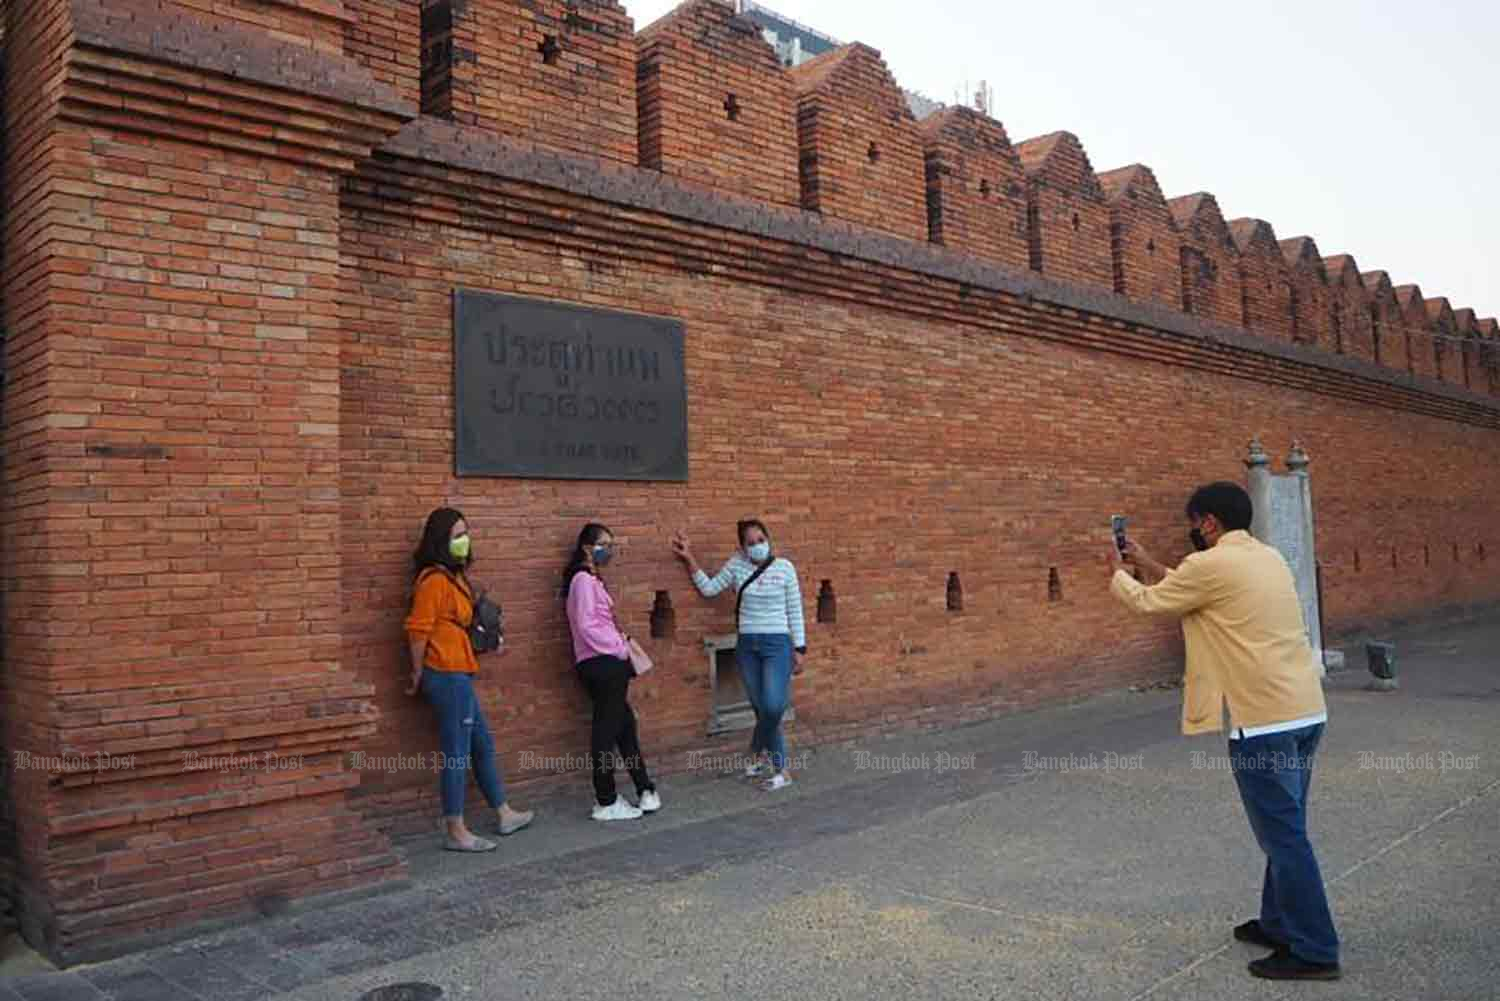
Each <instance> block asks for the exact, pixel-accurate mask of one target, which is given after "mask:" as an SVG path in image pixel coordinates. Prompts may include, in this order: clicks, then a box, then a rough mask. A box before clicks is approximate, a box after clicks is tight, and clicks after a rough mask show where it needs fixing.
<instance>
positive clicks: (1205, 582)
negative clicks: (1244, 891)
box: [1110, 483, 1340, 980]
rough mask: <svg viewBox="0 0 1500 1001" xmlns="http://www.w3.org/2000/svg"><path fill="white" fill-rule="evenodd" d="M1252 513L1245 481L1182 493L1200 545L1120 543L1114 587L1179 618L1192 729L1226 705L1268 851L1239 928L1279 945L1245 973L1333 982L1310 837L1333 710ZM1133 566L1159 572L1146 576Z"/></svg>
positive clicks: (1206, 729) (1136, 602)
mask: <svg viewBox="0 0 1500 1001" xmlns="http://www.w3.org/2000/svg"><path fill="white" fill-rule="evenodd" d="M1251 516H1252V508H1251V504H1250V495H1249V494H1247V493H1246V492H1245V491H1244V489H1243V488H1241V487H1240V486H1238V485H1237V484H1234V483H1213V484H1210V485H1208V486H1206V487H1202V488H1200V489H1199V490H1198V491H1197V492H1195V493H1194V494H1193V496H1192V498H1191V499H1190V500H1189V501H1188V504H1187V517H1188V523H1189V525H1190V526H1191V532H1190V535H1191V538H1192V540H1193V544H1194V547H1195V548H1196V549H1197V550H1198V552H1195V553H1192V554H1190V555H1189V556H1188V557H1187V558H1186V559H1184V560H1183V561H1182V562H1181V563H1180V564H1178V566H1177V567H1176V568H1174V569H1170V570H1169V569H1167V568H1166V567H1164V566H1162V565H1161V564H1160V563H1158V562H1156V561H1155V560H1154V559H1152V558H1151V556H1150V554H1148V553H1147V552H1146V551H1145V550H1143V549H1142V548H1141V547H1140V546H1139V545H1137V544H1136V543H1134V542H1127V543H1126V544H1125V551H1124V553H1120V552H1119V551H1117V550H1116V549H1114V548H1113V547H1111V552H1112V554H1113V562H1114V576H1113V579H1112V580H1111V582H1110V589H1111V590H1112V591H1113V592H1114V595H1115V597H1117V598H1118V599H1119V600H1120V601H1121V602H1123V603H1124V604H1125V605H1126V606H1127V607H1129V608H1131V609H1134V610H1135V611H1137V612H1140V613H1142V614H1148V615H1173V616H1177V617H1179V618H1181V620H1182V634H1183V638H1184V640H1185V642H1186V647H1187V668H1186V671H1185V673H1184V676H1183V697H1182V732H1183V733H1185V734H1189V735H1191V734H1200V733H1218V732H1220V731H1221V730H1222V729H1223V717H1224V707H1225V705H1226V704H1227V705H1228V709H1229V723H1230V731H1229V760H1230V767H1231V769H1232V770H1233V772H1234V778H1235V783H1236V785H1238V786H1239V790H1240V799H1241V800H1242V801H1243V802H1244V804H1245V813H1246V815H1247V816H1248V817H1249V819H1250V827H1251V830H1253V831H1254V832H1255V839H1256V841H1257V842H1258V843H1259V845H1260V848H1261V851H1263V852H1265V855H1266V875H1265V882H1264V885H1263V887H1262V890H1261V899H1260V918H1259V919H1258V920H1251V921H1247V922H1245V923H1244V924H1242V925H1240V926H1238V927H1237V928H1235V930H1234V936H1235V938H1237V939H1239V940H1241V941H1244V942H1251V943H1254V944H1257V945H1263V946H1266V947H1267V948H1270V949H1273V950H1274V951H1273V952H1272V953H1271V955H1269V956H1267V957H1265V958H1264V959H1258V960H1256V961H1254V962H1253V963H1251V964H1250V972H1251V973H1253V974H1255V975H1256V976H1258V977H1266V978H1268V979H1273V980H1336V979H1338V977H1339V976H1340V970H1339V940H1338V934H1337V932H1336V931H1335V930H1334V927H1333V915H1332V914H1331V913H1330V912H1329V909H1328V897H1327V894H1326V893H1325V891H1324V888H1323V875H1322V873H1321V871H1320V870H1319V869H1318V860H1317V857H1316V856H1315V855H1314V854H1313V849H1312V844H1311V843H1310V842H1309V841H1308V838H1307V790H1308V786H1309V784H1310V783H1311V781H1312V764H1313V755H1314V753H1315V752H1316V751H1317V748H1318V741H1319V740H1320V739H1321V738H1322V736H1323V727H1324V724H1325V723H1326V722H1327V720H1328V707H1327V704H1326V703H1325V702H1324V700H1323V685H1322V682H1321V680H1320V677H1319V674H1320V672H1319V671H1318V666H1317V664H1316V663H1314V657H1313V652H1312V647H1311V646H1310V645H1309V643H1308V640H1307V631H1306V629H1305V627H1304V625H1303V621H1302V606H1301V604H1300V603H1299V602H1298V600H1297V586H1296V583H1295V582H1294V581H1293V579H1292V572H1291V570H1290V568H1289V567H1288V566H1287V564H1286V560H1285V559H1283V558H1282V556H1281V554H1280V553H1279V552H1277V551H1276V550H1275V549H1273V548H1272V547H1270V546H1267V545H1265V544H1263V543H1261V542H1259V541H1257V540H1256V539H1255V538H1254V537H1253V536H1252V535H1251V534H1250V532H1249V528H1250V522H1251ZM1127 566H1134V567H1137V568H1139V569H1140V570H1141V571H1142V572H1143V573H1144V574H1145V575H1147V576H1148V577H1149V578H1150V579H1152V580H1154V581H1156V583H1154V584H1152V585H1150V586H1147V585H1145V584H1142V583H1141V582H1139V581H1137V580H1136V579H1135V577H1134V576H1132V575H1131V574H1130V573H1129V572H1127Z"/></svg>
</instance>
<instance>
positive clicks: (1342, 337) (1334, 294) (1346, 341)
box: [1323, 254, 1375, 362]
mask: <svg viewBox="0 0 1500 1001" xmlns="http://www.w3.org/2000/svg"><path fill="white" fill-rule="evenodd" d="M1323 269H1324V273H1325V274H1326V275H1327V276H1328V312H1329V336H1330V340H1329V350H1331V351H1334V352H1336V353H1338V354H1345V355H1349V356H1351V357H1354V358H1359V359H1361V360H1362V361H1369V362H1373V361H1374V360H1375V344H1374V337H1375V334H1374V321H1373V319H1372V313H1371V300H1370V294H1369V292H1367V291H1366V290H1365V286H1364V282H1363V281H1361V280H1360V277H1359V265H1358V264H1356V263H1355V261H1354V258H1352V257H1350V256H1349V255H1348V254H1338V255H1335V256H1333V257H1325V258H1324V259H1323Z"/></svg>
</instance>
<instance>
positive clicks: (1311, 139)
mask: <svg viewBox="0 0 1500 1001" xmlns="http://www.w3.org/2000/svg"><path fill="white" fill-rule="evenodd" d="M623 3H624V6H625V8H626V9H627V10H628V11H629V12H630V13H631V15H632V16H633V17H634V18H635V23H636V26H637V27H638V28H640V27H644V26H645V25H647V24H649V23H650V22H651V21H654V20H656V18H658V17H660V16H661V15H662V14H664V13H666V12H667V11H669V10H671V9H672V8H673V7H675V6H676V3H675V2H674V0H623ZM761 3H762V6H765V7H768V8H770V9H772V10H774V11H776V12H777V13H779V14H783V15H785V16H787V17H790V18H792V19H794V20H797V21H800V22H802V23H803V24H806V25H808V26H809V27H812V28H815V29H817V30H818V31H821V32H823V33H824V34H827V35H831V36H833V37H834V38H836V39H838V40H839V41H841V42H851V41H859V42H864V43H866V44H868V45H871V46H873V47H875V48H877V49H879V50H880V51H881V53H882V54H883V55H884V56H885V61H886V64H887V65H888V66H889V67H890V68H891V72H892V73H893V74H894V75H895V77H896V80H897V82H898V83H900V85H901V86H902V87H905V88H908V89H912V90H917V91H920V92H922V93H924V94H926V95H927V96H929V97H932V98H935V99H938V100H942V101H945V102H948V103H954V102H955V101H956V100H957V99H958V95H959V93H961V92H967V91H972V90H973V89H974V87H975V86H976V85H977V84H978V82H979V81H981V80H983V81H986V82H987V83H988V84H989V86H990V89H991V90H992V92H993V103H992V112H993V114H994V116H995V117H996V118H998V119H1000V121H1001V122H1002V123H1004V125H1005V128H1006V131H1007V132H1008V133H1009V135H1010V138H1011V141H1012V142H1013V143H1014V142H1020V141H1021V140H1023V139H1027V138H1030V137H1032V136H1038V135H1044V134H1046V133H1049V132H1055V131H1057V130H1059V129H1065V130H1067V131H1069V132H1073V133H1074V134H1076V135H1077V136H1078V137H1079V138H1080V139H1081V140H1082V141H1083V145H1084V148H1085V149H1086V150H1087V151H1088V154H1089V159H1090V160H1091V161H1092V163H1093V165H1094V169H1095V170H1096V171H1098V172H1101V173H1102V172H1103V171H1105V170H1110V169H1113V168H1115V167H1122V166H1125V165H1127V164H1131V163H1144V164H1146V165H1147V166H1149V167H1150V168H1151V169H1152V170H1153V171H1155V173H1156V176H1157V180H1158V181H1159V182H1160V183H1161V187H1162V191H1163V193H1164V194H1165V195H1166V196H1167V197H1168V198H1173V197H1176V196H1178V195H1185V194H1190V193H1192V192H1195V191H1209V192H1212V193H1213V194H1214V195H1215V196H1216V197H1217V198H1218V201H1219V206H1220V208H1221V209H1222V210H1223V212H1224V216H1225V218H1226V219H1234V218H1236V217H1240V216H1254V217H1257V218H1260V219H1265V220H1266V221H1268V222H1270V223H1271V225H1272V226H1273V227H1274V228H1275V230H1276V235H1277V236H1278V237H1279V238H1281V239H1286V238H1287V237H1292V236H1311V237H1312V238H1313V239H1314V240H1315V241H1316V242H1317V245H1318V250H1319V252H1320V253H1321V254H1322V255H1323V256H1324V257H1331V256H1333V255H1334V254H1340V253H1350V254H1353V255H1354V257H1355V260H1356V261H1357V262H1358V264H1359V268H1360V270H1361V271H1374V270H1384V271H1388V272H1390V275H1391V280H1392V282H1393V283H1395V284H1397V285H1405V284H1410V283H1416V284H1418V285H1420V286H1421V287H1422V293H1423V295H1425V296H1427V297H1428V298H1433V297H1437V296H1447V297H1448V299H1449V302H1450V304H1451V305H1452V307H1453V308H1454V309H1461V308H1463V307H1465V306H1469V307H1472V308H1473V309H1474V310H1475V311H1476V312H1477V314H1478V316H1479V317H1480V318H1484V317H1488V316H1500V190H1497V189H1500V3H1496V2H1495V0H1433V2H1430V3H1427V4H1422V5H1417V4H1412V3H1409V2H1405V3H1403V2H1399V0H1363V2H1354V0H1254V2H1245V0H1208V2H1203V0H1198V2H1195V3H1188V2H1184V0H1110V2H1102V0H1050V2H1031V3H1023V2H1012V0H926V2H924V3H920V4H916V3H893V2H887V0H817V2H815V3H814V2H811V0H761ZM966 83H967V88H966V87H965V84H966Z"/></svg>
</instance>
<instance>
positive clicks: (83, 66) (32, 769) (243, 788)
mask: <svg viewBox="0 0 1500 1001" xmlns="http://www.w3.org/2000/svg"><path fill="white" fill-rule="evenodd" d="M12 10H13V11H18V10H24V11H25V13H23V14H18V15H16V16H13V18H12V22H13V24H12V27H14V28H15V29H16V31H15V33H14V34H13V35H10V37H11V40H12V41H13V42H14V43H15V44H16V45H17V47H18V48H17V51H21V50H22V48H24V50H25V52H26V53H27V54H28V59H27V61H25V62H19V61H18V62H17V64H16V65H15V66H14V67H12V74H11V78H10V84H11V86H9V87H8V88H7V109H6V110H7V120H8V121H7V124H8V126H9V128H8V130H7V131H8V134H9V135H10V136H11V137H12V139H13V142H12V144H11V146H10V148H9V150H8V166H9V168H10V169H11V170H12V171H13V173H14V172H19V173H20V174H21V175H23V176H25V178H26V181H27V189H28V191H29V192H30V194H29V195H28V197H27V199H26V200H25V203H24V205H22V206H21V207H20V211H19V212H18V213H17V215H16V217H14V218H13V219H12V220H11V225H10V226H9V227H8V228H7V257H8V258H9V259H10V261H11V265H12V266H11V267H10V268H9V269H8V270H7V272H6V285H7V306H8V321H7V323H8V326H9V327H10V328H11V332H12V336H10V337H9V338H8V339H7V343H6V356H7V368H8V373H9V380H8V386H7V389H8V392H7V397H6V413H5V434H6V443H5V444H6V448H5V451H6V460H7V471H6V472H7V475H6V484H7V497H6V507H5V532H6V543H7V545H6V553H5V565H6V573H7V576H8V578H9V580H8V584H9V587H8V593H7V598H8V599H9V600H8V603H7V604H8V607H7V618H6V626H7V628H6V649H5V663H6V674H7V682H8V683H9V689H8V691H7V696H8V697H7V711H8V720H7V723H8V724H9V726H10V730H11V732H12V733H13V734H14V749H15V750H16V751H17V752H18V753H19V754H21V755H23V757H22V758H21V759H18V768H17V776H16V780H17V781H16V786H15V790H16V797H17V803H18V806H19V807H20V809H21V810H22V811H23V815H22V816H21V817H20V818H19V820H20V825H19V826H20V831H21V840H22V849H21V851H22V856H23V862H24V878H25V885H24V887H23V895H24V898H25V920H26V931H27V938H28V939H29V940H31V941H32V942H33V943H34V944H36V945H38V946H40V947H41V948H43V949H45V950H46V951H47V952H48V953H49V954H50V955H51V956H52V957H53V958H55V959H57V960H60V961H63V962H69V961H73V960H77V959H82V958H87V957H89V956H92V955H96V954H98V953H99V952H101V951H104V950H108V949H111V948H114V947H117V946H118V945H120V944H122V943H124V942H127V941H130V940H134V939H138V938H140V937H142V936H151V935H153V934H158V933H162V932H165V931H166V930H167V929H169V928H171V927H173V926H175V925H179V924H183V923H189V922H192V921H196V920H199V919H203V918H208V917H212V916H216V915H226V914H235V913H242V912H245V911H248V910H250V909H251V908H252V907H255V906H257V905H258V906H260V907H262V908H263V907H265V906H267V905H268V904H269V903H271V902H274V901H276V900H278V899H280V898H281V897H283V896H287V895H291V894H294V893H305V892H314V891H318V890H327V889H335V888H339V887H343V886H349V885H353V884H356V883H360V882H364V881H368V880H369V879H372V878H376V877H378V876H379V875H380V874H381V873H382V872H388V871H392V870H393V869H394V868H395V867H397V866H398V862H397V860H396V859H395V858H394V856H393V855H392V854H391V853H390V850H389V846H388V844H387V843H386V842H385V840H384V838H383V837H382V836H380V835H378V834H376V833H374V832H373V831H371V830H368V829H366V828H365V827H364V826H363V825H362V824H361V822H360V820H359V818H358V817H357V815H355V814H354V813H353V812H352V811H351V810H350V809H349V808H348V807H347V805H346V804H345V791H346V790H347V789H349V788H350V787H351V786H352V785H353V784H354V783H355V782H357V779H358V776H357V775H356V774H354V773H352V772H351V771H349V770H348V769H347V768H346V766H345V756H346V754H347V753H348V752H349V751H350V750H352V749H354V747H355V746H356V742H357V741H358V739H359V738H360V737H361V736H362V735H363V734H365V733H368V732H369V731H370V730H371V729H372V726H373V714H372V712H371V711H370V709H369V703H368V695H369V686H368V685H367V684H362V683H359V682H358V681H357V680H356V679H355V678H354V677H353V674H352V672H351V671H349V670H348V669H347V668H346V666H345V665H343V664H341V663H340V659H339V658H340V649H339V648H340V636H339V631H338V630H339V618H338V617H339V613H340V609H341V601H340V595H339V589H338V583H339V562H340V551H339V537H338V526H339V518H338V510H339V509H338V499H339V498H338V490H339V479H338V474H339V468H338V434H339V424H338V419H339V417H338V389H339V370H338V315H337V310H338V301H339V240H340V222H339V188H340V178H341V177H342V176H343V175H344V174H346V173H349V172H352V170H353V168H354V165H355V163H356V162H357V160H358V159H359V158H360V157H362V156H365V155H368V153H369V150H370V149H371V147H372V146H373V145H374V144H375V143H376V142H379V141H381V140H382V139H383V138H384V137H385V136H387V135H389V134H391V133H393V132H394V131H395V129H396V128H398V127H399V125H400V123H401V121H402V120H403V119H404V118H406V117H409V115H410V113H411V111H412V110H413V109H411V108H410V107H409V106H407V105H405V104H403V103H402V102H401V101H400V100H399V99H397V98H396V97H395V95H394V94H393V92H391V91H390V90H389V89H388V88H386V87H384V86H382V85H380V84H378V83H377V82H376V81H374V80H373V79H371V78H370V77H369V75H368V74H367V73H365V72H364V71H363V70H361V69H360V68H359V67H358V66H356V65H354V64H353V63H350V62H348V61H346V60H344V59H343V57H342V56H338V55H334V54H331V53H330V52H329V51H328V48H329V45H330V44H333V43H332V42H330V41H329V40H330V39H333V40H337V39H338V38H339V37H341V26H340V25H339V24H337V23H335V24H333V25H331V26H328V25H323V24H322V22H321V21H318V20H316V19H315V20H313V21H311V22H307V23H309V24H311V25H313V26H314V27H317V28H318V31H319V32H320V34H319V35H318V36H317V37H308V38H301V39H298V38H289V37H285V36H286V35H287V34H290V33H291V32H292V29H294V28H296V27H297V26H299V25H301V24H303V23H304V20H305V19H303V18H302V16H301V15H300V14H296V13H295V12H294V13H293V14H292V15H289V16H290V17H291V20H289V21H288V23H287V32H284V33H283V34H282V36H281V37H278V36H275V35H274V34H273V33H269V32H265V31H263V30H261V29H259V28H257V27H256V26H254V25H251V24H248V23H243V22H239V21H237V20H235V19H233V18H224V19H211V16H210V15H205V14H202V13H200V12H198V11H195V10H191V9H189V8H187V7H179V6H176V5H173V4H170V3H166V4H162V5H160V6H159V7H153V8H152V9H151V11H150V12H143V11H142V10H139V9H128V8H126V7H124V6H122V5H117V4H113V3H110V4H105V3H100V2H95V0H74V2H73V3H71V4H62V3H48V4H38V5H36V6H35V7H33V6H31V5H25V6H24V7H12ZM17 22H19V23H17ZM325 29H327V30H326V31H325ZM64 56H65V57H66V58H64ZM171 60H177V61H178V62H177V65H172V66H165V67H164V66H163V65H162V64H163V61H171ZM163 74H170V76H171V79H172V81H173V86H172V87H170V88H168V87H163V86H161V85H160V83H159V81H158V80H157V79H156V78H157V77H159V76H161V75H163ZM206 108H215V109H217V110H215V111H213V112H209V111H206V110H205V109H206ZM267 121H280V122H282V125H281V126H280V127H279V128H277V129H276V130H275V132H274V134H273V132H272V130H270V129H269V128H268V127H267V126H266V125H265V124H264V123H265V122H267ZM42 235H44V236H45V240H44V239H42V238H40V236H42Z"/></svg>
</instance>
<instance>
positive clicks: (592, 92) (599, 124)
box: [422, 0, 637, 164]
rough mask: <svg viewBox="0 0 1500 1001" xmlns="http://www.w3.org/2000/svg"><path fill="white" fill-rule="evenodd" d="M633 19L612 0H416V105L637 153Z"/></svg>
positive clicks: (567, 143)
mask: <svg viewBox="0 0 1500 1001" xmlns="http://www.w3.org/2000/svg"><path fill="white" fill-rule="evenodd" d="M635 74H636V42H635V28H634V23H633V22H632V21H631V19H630V15H629V14H627V13H626V12H625V8H624V7H622V6H620V5H619V4H618V3H616V2H614V0H567V2H564V0H422V111H423V112H424V113H425V114H430V115H438V116H440V117H443V118H449V119H451V120H453V121H455V122H457V123H458V124H460V125H474V126H478V127H480V128H484V129H488V130H490V131H493V132H497V133H500V134H502V135H507V136H512V137H517V138H522V139H525V140H527V141H530V142H536V143H539V144H541V145H543V146H551V147H553V148H556V149H563V150H569V151H572V152H576V153H587V154H594V155H598V156H602V157H605V158H607V159H611V160H619V161H623V162H625V163H629V164H634V163H635V162H636V143H637V136H636V90H635Z"/></svg>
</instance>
